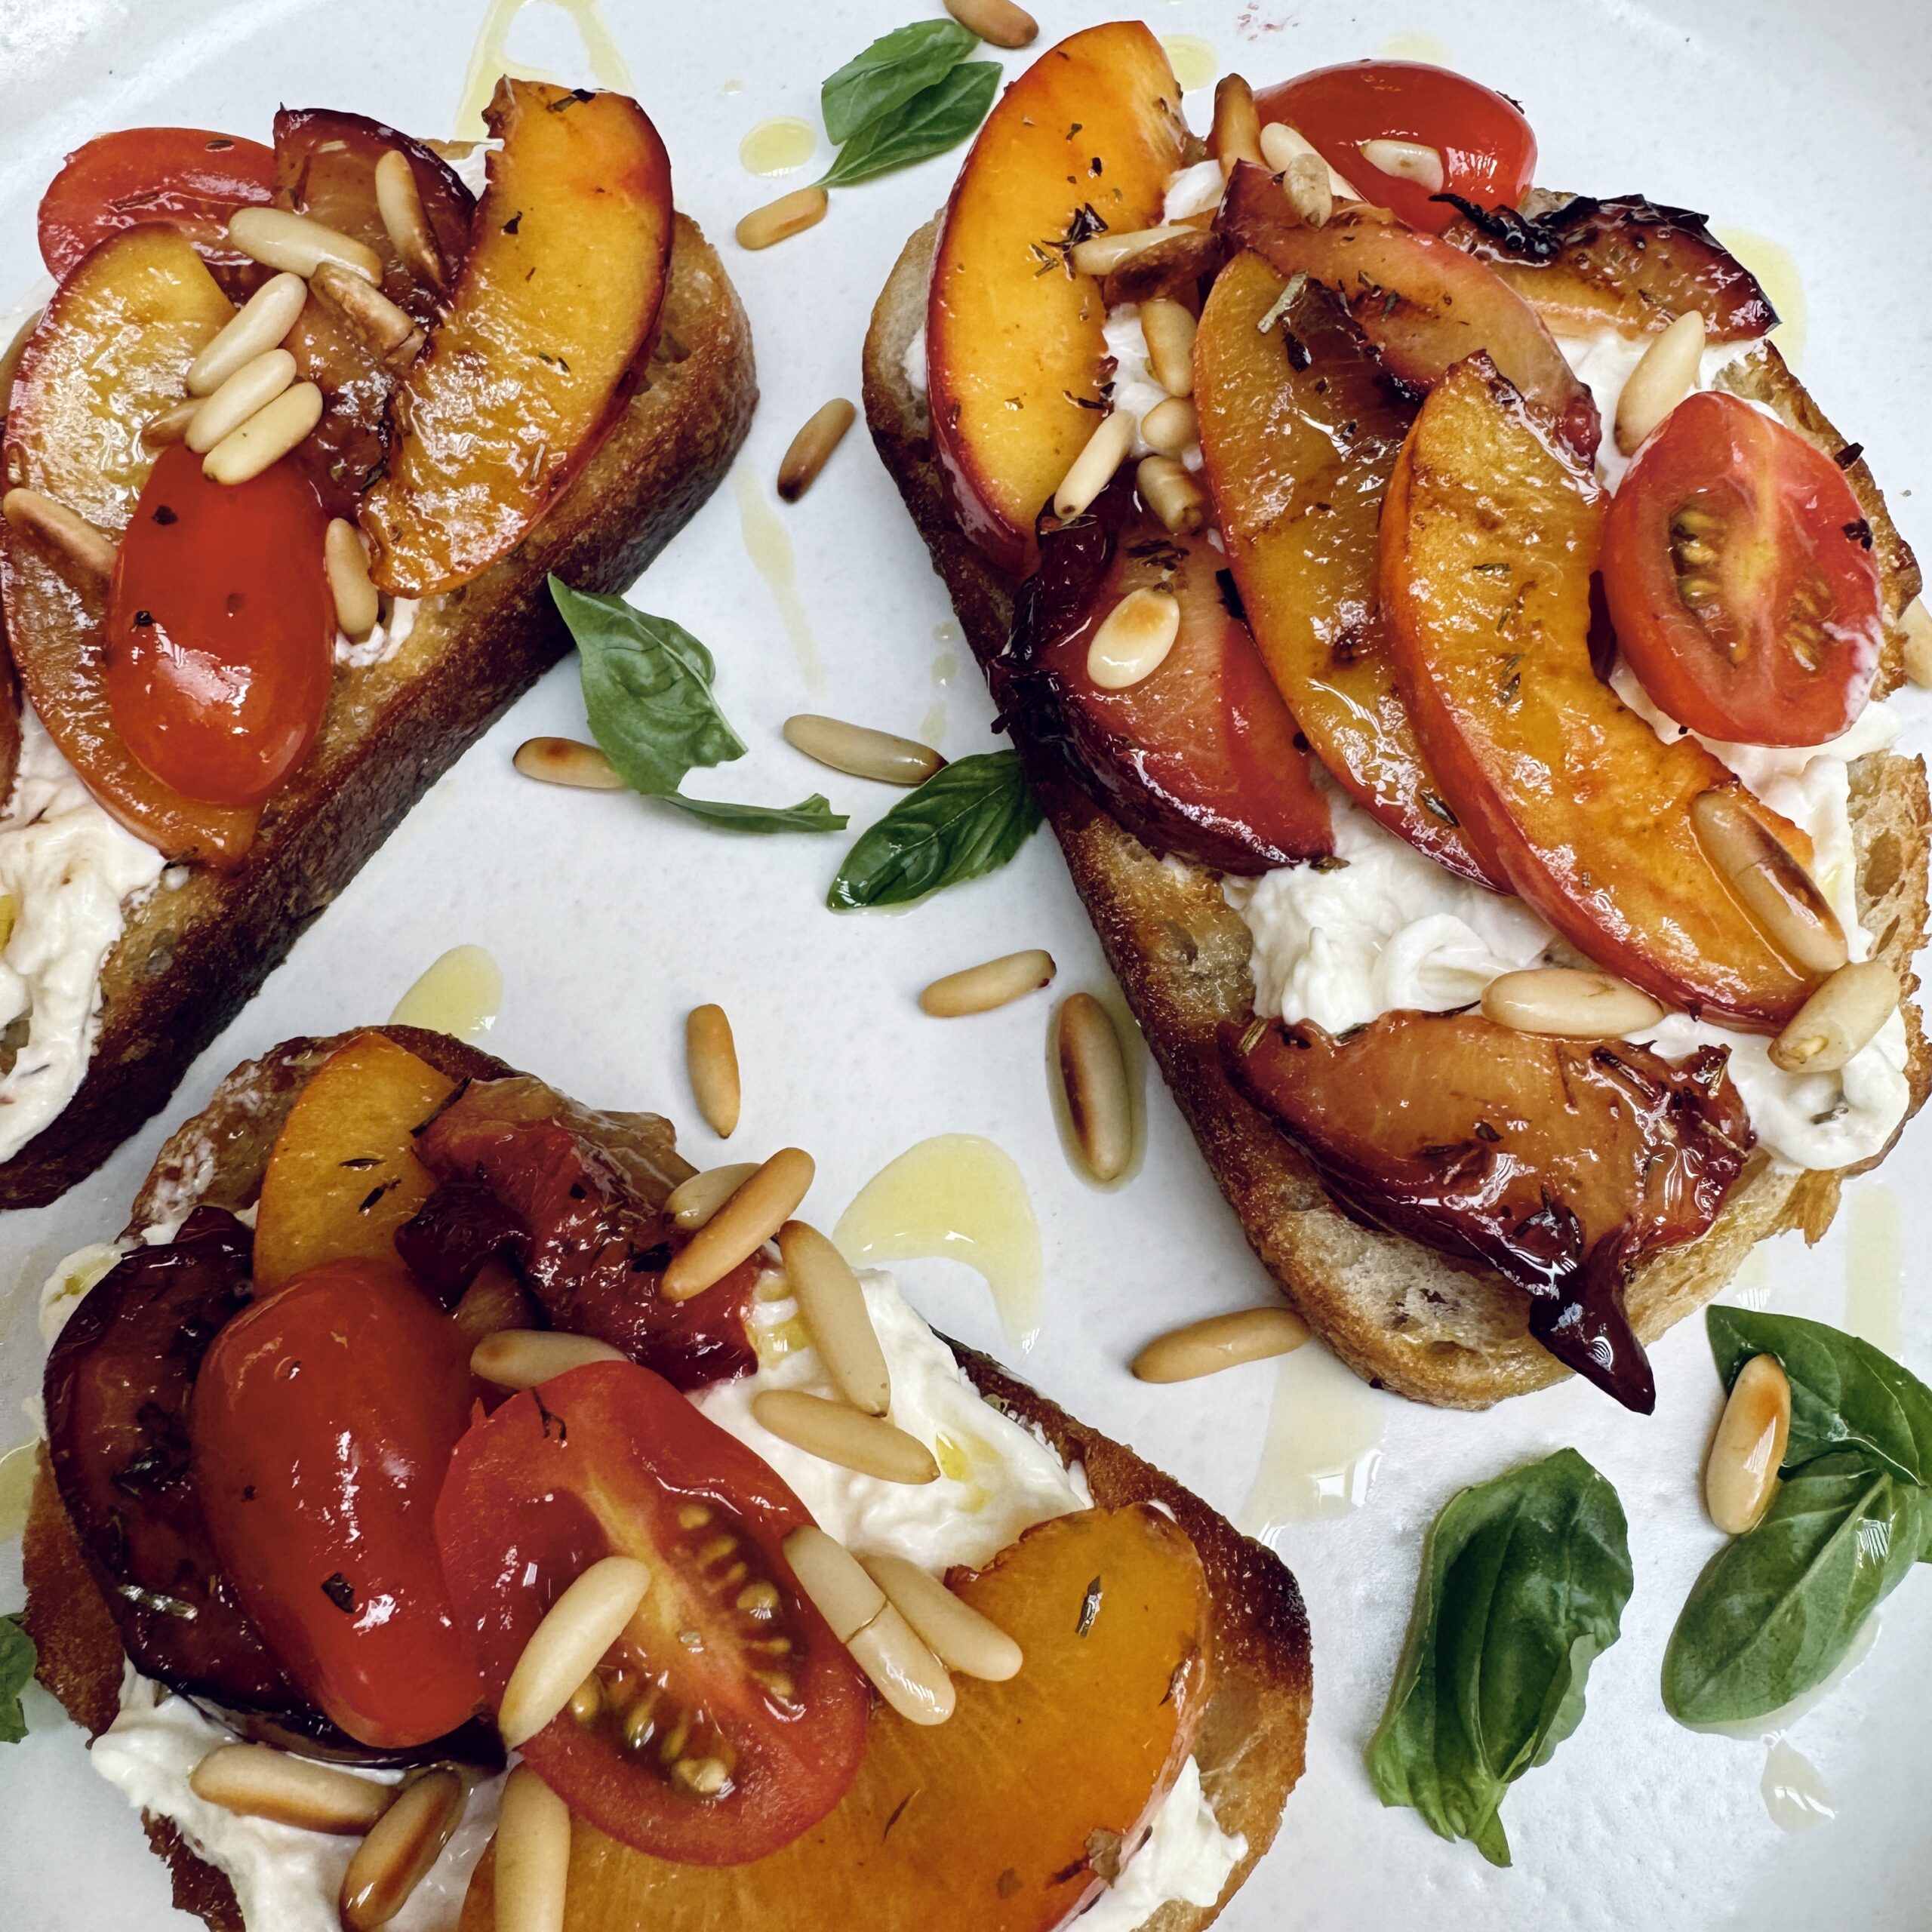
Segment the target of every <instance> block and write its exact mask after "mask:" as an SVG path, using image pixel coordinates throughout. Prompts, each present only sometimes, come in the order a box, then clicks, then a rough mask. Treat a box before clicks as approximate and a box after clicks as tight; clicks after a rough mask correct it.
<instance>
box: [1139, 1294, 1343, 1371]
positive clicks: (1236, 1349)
mask: <svg viewBox="0 0 1932 1932" xmlns="http://www.w3.org/2000/svg"><path fill="white" fill-rule="evenodd" d="M1308 1334H1309V1330H1308V1324H1307V1323H1306V1321H1303V1319H1302V1318H1301V1317H1300V1315H1297V1313H1296V1312H1294V1309H1291V1308H1243V1309H1236V1310H1235V1312H1233V1313H1232V1314H1231V1315H1209V1316H1207V1318H1206V1319H1205V1320H1204V1321H1190V1322H1189V1324H1187V1325H1186V1327H1184V1328H1172V1329H1170V1330H1169V1331H1168V1333H1167V1334H1164V1335H1156V1336H1155V1337H1154V1339H1153V1340H1152V1341H1151V1342H1149V1343H1148V1344H1147V1346H1146V1347H1145V1348H1144V1349H1142V1350H1141V1351H1140V1353H1139V1354H1138V1355H1136V1356H1135V1357H1134V1376H1135V1377H1136V1379H1137V1380H1140V1381H1142V1382H1192V1381H1193V1380H1195V1378H1196V1377H1198V1376H1203V1375H1214V1374H1217V1373H1219V1371H1221V1370H1222V1369H1224V1368H1232V1367H1235V1366H1236V1365H1237V1364H1239V1363H1241V1362H1244V1361H1266V1359H1267V1358H1269V1356H1270V1355H1287V1354H1290V1353H1291V1352H1293V1351H1294V1350H1295V1349H1298V1348H1300V1346H1301V1345H1302V1344H1303V1343H1304V1342H1305V1341H1306V1340H1308Z"/></svg>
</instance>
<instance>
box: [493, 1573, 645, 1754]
mask: <svg viewBox="0 0 1932 1932" xmlns="http://www.w3.org/2000/svg"><path fill="white" fill-rule="evenodd" d="M650 1588H651V1572H650V1571H649V1570H648V1569H647V1568H646V1567H645V1565H644V1564H641V1563H640V1562H638V1561H637V1559H636V1558H635V1557H631V1556H606V1557H603V1558H599V1559H598V1561H596V1562H595V1563H593V1564H591V1566H590V1567H589V1569H587V1570H586V1571H584V1572H583V1574H582V1575H581V1576H580V1577H578V1578H577V1580H576V1581H575V1582H574V1583H572V1584H571V1586H570V1588H569V1589H567V1590H566V1591H565V1592H564V1593H563V1595H561V1596H560V1597H559V1598H558V1599H557V1601H555V1603H553V1604H552V1605H551V1606H550V1607H549V1610H548V1611H546V1612H545V1613H544V1617H543V1622H542V1623H540V1624H538V1625H537V1628H536V1629H534V1630H533V1631H532V1632H531V1635H530V1641H528V1643H527V1644H525V1645H524V1647H523V1654H522V1655H521V1657H518V1659H517V1660H516V1668H515V1669H514V1670H512V1672H510V1681H509V1683H507V1684H505V1685H504V1687H503V1703H502V1704H501V1706H500V1707H499V1709H498V1710H497V1729H498V1730H500V1731H501V1732H502V1733H503V1742H504V1743H505V1744H506V1746H508V1747H509V1749H511V1750H512V1751H514V1750H515V1749H517V1748H518V1746H520V1745H521V1744H523V1743H525V1742H527V1741H528V1740H529V1739H531V1738H533V1737H535V1736H536V1735H537V1733H538V1732H539V1731H540V1730H542V1729H543V1727H544V1726H545V1725H546V1724H548V1723H549V1721H550V1720H551V1719H552V1718H554V1717H555V1715H557V1713H558V1712H559V1711H561V1709H563V1708H564V1706H565V1705H566V1704H568V1703H569V1702H570V1700H571V1696H572V1694H573V1693H574V1691H575V1690H576V1689H577V1686H578V1685H579V1684H581V1683H582V1682H583V1680H584V1679H585V1678H586V1677H588V1676H589V1675H590V1673H591V1672H592V1671H593V1670H594V1669H596V1667H597V1664H598V1660H599V1659H600V1658H601V1657H602V1656H603V1654H604V1653H605V1651H608V1649H609V1648H610V1647H611V1645H612V1644H614V1643H615V1642H616V1641H617V1639H618V1638H619V1637H620V1636H621V1635H623V1630H624V1626H626V1624H627V1623H629V1622H630V1620H631V1619H632V1617H635V1615H636V1614H637V1611H638V1605H639V1604H641V1603H642V1602H643V1601H644V1598H645V1592H647V1591H648V1589H650Z"/></svg>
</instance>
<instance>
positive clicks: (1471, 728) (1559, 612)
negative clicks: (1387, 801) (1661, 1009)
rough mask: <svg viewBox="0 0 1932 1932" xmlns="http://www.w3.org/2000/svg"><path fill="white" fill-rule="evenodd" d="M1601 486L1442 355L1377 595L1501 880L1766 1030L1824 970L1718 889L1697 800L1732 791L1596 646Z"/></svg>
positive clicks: (1403, 668) (1686, 1003) (1561, 921)
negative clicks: (1632, 696) (1624, 698)
mask: <svg viewBox="0 0 1932 1932" xmlns="http://www.w3.org/2000/svg"><path fill="white" fill-rule="evenodd" d="M1603 516H1604V506H1603V497H1602V494H1601V492H1600V491H1598V488H1597V487H1596V485H1595V483H1594V482H1592V481H1591V480H1590V478H1589V477H1588V476H1587V475H1586V474H1585V473H1584V472H1583V468H1582V466H1580V464H1579V463H1577V460H1575V459H1574V457H1571V456H1570V455H1568V454H1567V453H1565V452H1563V451H1560V450H1559V449H1558V447H1557V446H1556V445H1555V444H1554V443H1552V441H1549V440H1547V439H1546V437H1545V436H1544V435H1543V432H1542V431H1541V430H1540V429H1539V428H1538V427H1537V424H1536V423H1535V422H1534V420H1532V419H1531V416H1530V414H1529V413H1528V411H1527V410H1526V409H1525V408H1524V405H1523V401H1522V399H1521V397H1520V396H1518V394H1517V393H1516V392H1515V390H1514V389H1512V388H1511V387H1510V386H1509V383H1506V382H1505V381H1504V380H1503V378H1502V377H1500V375H1498V374H1497V372H1496V370H1495V368H1494V367H1493V366H1492V365H1491V364H1490V362H1489V361H1487V358H1484V357H1481V356H1475V357H1472V358H1470V359H1469V361H1466V362H1464V363H1462V364H1460V365H1458V366H1457V368H1454V369H1453V370H1451V371H1450V373H1449V374H1448V375H1447V377H1446V378H1445V379H1444V380H1443V381H1442V382H1441V383H1440V384H1439V385H1438V387H1437V388H1436V389H1435V392H1434V393H1433V394H1432V395H1430V397H1429V400H1428V401H1426V402H1425V403H1424V404H1423V407H1422V410H1421V412H1420V414H1418V415H1417V418H1416V423H1415V427H1414V429H1412V430H1411V432H1410V434H1409V439H1408V441H1407V442H1406V443H1405V444H1404V445H1403V448H1402V454H1401V459H1400V460H1398V463H1397V464H1396V466H1395V474H1394V475H1393V476H1392V478H1391V479H1390V481H1389V493H1388V497H1387V500H1386V503H1385V505H1384V506H1383V512H1382V565H1381V586H1382V607H1383V612H1384V614H1385V615H1386V618H1387V620H1388V624H1389V637H1390V640H1391V648H1392V651H1393V653H1394V656H1395V667H1396V673H1397V675H1398V678H1399V679H1400V681H1401V686H1402V690H1403V694H1404V697H1407V700H1408V702H1409V709H1410V712H1411V715H1412V716H1413V717H1414V719H1415V721H1416V728H1417V731H1418V733H1419V734H1420V737H1421V739H1422V742H1423V749H1424V750H1425V751H1426V752H1427V753H1428V754H1429V759H1430V761H1431V762H1432V764H1434V766H1435V770H1436V771H1437V773H1438V775H1439V776H1440V777H1441V781H1442V784H1443V786H1444V790H1445V791H1446V792H1447V795H1448V798H1449V802H1450V804H1451V805H1452V806H1453V807H1454V809H1455V811H1456V813H1457V816H1458V817H1460V818H1461V819H1463V820H1464V821H1465V823H1467V824H1469V826H1471V828H1472V829H1473V831H1474V832H1475V835H1476V836H1477V838H1478V839H1479V840H1480V841H1481V842H1482V843H1483V844H1484V845H1485V846H1486V847H1487V848H1489V849H1490V850H1491V851H1494V853H1495V854H1496V855H1497V857H1498V858H1499V859H1500V860H1501V862H1502V864H1503V869H1504V870H1505V872H1506V873H1507V874H1508V875H1509V882H1510V884H1512V886H1513V887H1514V888H1515V890H1516V891H1518V893H1519V894H1521V896H1522V897H1524V899H1525V900H1527V901H1528V902H1529V903H1530V904H1531V906H1534V908H1535V909H1536V910H1537V912H1540V913H1541V914H1542V915H1543V917H1544V918H1546V919H1547V920H1548V921H1549V922H1550V924H1552V925H1553V926H1554V927H1555V928H1556V929H1557V931H1558V932H1560V933H1561V934H1562V935H1563V936H1564V938H1565V939H1567V940H1569V942H1570V943H1571V945H1573V946H1575V947H1576V948H1577V949H1578V950H1579V951H1580V952H1583V953H1584V954H1586V955H1587V956H1588V957H1589V958H1591V959H1592V960H1593V961H1595V962H1596V964H1598V965H1600V966H1601V967H1602V968H1604V970H1605V971H1608V972H1612V973H1614V974H1617V975H1618V976H1619V977H1620V978H1623V979H1626V980H1629V981H1631V982H1632V983H1633V984H1634V985H1636V986H1641V987H1642V988H1643V989H1644V991H1645V992H1648V993H1650V994H1651V995H1653V996H1654V997H1655V998H1657V999H1660V1000H1662V1001H1663V1002H1664V1004H1666V1005H1667V1006H1672V1007H1681V1008H1684V1009H1685V1010H1686V1011H1689V1012H1690V1013H1693V1014H1702V1015H1703V1016H1704V1017H1707V1018H1709V1019H1711V1020H1716V1021H1719V1022H1721V1023H1724V1024H1727V1025H1730V1026H1741V1027H1743V1028H1745V1029H1747V1030H1749V1031H1751V1032H1760V1033H1775V1032H1777V1031H1778V1030H1779V1029H1780V1027H1782V1026H1783V1024H1784V1023H1785V1022H1786V1020H1789V1018H1790V1017H1791V1016H1792V1014H1793V1013H1795V1011H1797V1009H1798V1007H1799V1005H1800V1004H1802V1003H1803V1001H1804V998H1805V997H1806V995H1807V994H1808V993H1809V992H1810V991H1811V990H1812V989H1813V988H1814V986H1815V985H1816V983H1817V976H1816V975H1815V974H1807V973H1805V972H1804V971H1801V970H1800V969H1799V968H1798V967H1797V966H1795V964H1792V962H1791V961H1789V960H1787V959H1786V958H1785V957H1784V956H1783V955H1782V954H1781V953H1780V952H1778V951H1777V949H1776V948H1775V947H1774V946H1773V945H1772V944H1771V943H1770V940H1769V939H1767V937H1766V936H1765V935H1764V933H1763V932H1762V931H1761V930H1760V929H1759V928H1758V925H1757V924H1755V922H1754V921H1753V920H1752V918H1751V917H1750V916H1749V915H1748V914H1747V912H1746V910H1745V909H1744V906H1743V903H1741V902H1740V900H1738V899H1737V898H1736V897H1734V896H1733V894H1732V892H1731V890H1730V887H1729V885H1728V884H1727V881H1726V880H1725V878H1724V875H1722V874H1721V872H1718V870H1717V869H1716V868H1715V866H1714V865H1713V863H1712V860H1711V859H1710V858H1709V857H1707V856H1706V854H1705V851H1704V849H1703V846H1702V845H1701V844H1700V842H1699V841H1698V838H1697V833H1696V832H1695V830H1694V828H1693V825H1692V820H1691V812H1690V807H1691V802H1692V801H1693V800H1694V799H1695V798H1697V796H1698V795H1700V793H1702V792H1711V791H1717V792H1728V793H1730V794H1731V795H1734V796H1736V797H1738V798H1740V799H1742V800H1744V801H1747V805H1748V809H1749V810H1750V811H1751V812H1752V815H1753V817H1755V818H1757V819H1758V821H1759V823H1761V825H1763V826H1764V827H1765V828H1766V829H1768V830H1769V832H1770V833H1771V834H1772V835H1773V836H1774V837H1775V838H1777V840H1778V841H1780V843H1781V844H1784V845H1785V846H1786V848H1788V849H1792V850H1798V849H1801V848H1800V847H1799V846H1798V832H1797V830H1796V828H1795V827H1794V826H1791V825H1789V824H1788V823H1786V821H1785V820H1783V819H1781V818H1780V817H1778V816H1777V814H1775V813H1774V812H1771V811H1769V810H1768V808H1765V807H1763V806H1761V805H1759V804H1757V803H1756V802H1755V801H1751V800H1749V794H1747V793H1745V792H1743V788H1742V787H1741V786H1739V784H1738V782H1737V780H1736V779H1735V778H1734V777H1732V775H1731V774H1730V771H1727V769H1726V768H1725V767H1724V766H1723V765H1722V764H1719V763H1718V761H1717V759H1716V758H1713V757H1712V755H1711V754H1710V753H1709V752H1707V751H1706V750H1705V749H1704V748H1703V746H1702V745H1701V744H1700V743H1698V742H1697V740H1695V739H1694V738H1691V737H1680V738H1678V739H1676V740H1673V741H1672V742H1671V743H1668V744H1666V743H1665V742H1664V741H1663V739H1661V738H1660V737H1658V736H1657V734H1656V732H1655V731H1653V730H1652V729H1651V727H1650V726H1649V725H1648V724H1646V723H1645V722H1644V720H1643V719H1642V718H1639V717H1638V715H1637V714H1636V713H1635V712H1633V711H1630V710H1628V709H1626V708H1625V706H1623V704H1622V703H1620V701H1619V700H1618V699H1617V697H1616V695H1615V694H1614V692H1613V691H1611V688H1610V687H1609V686H1608V685H1606V684H1605V683H1604V682H1603V681H1602V680H1601V678H1598V675H1597V674H1596V672H1595V669H1594V668H1593V667H1592V664H1591V663H1590V653H1589V625H1590V608H1589V607H1590V576H1591V573H1592V571H1594V570H1595V568H1596V565H1597V558H1598V550H1599V548H1600V546H1601V540H1602V529H1603Z"/></svg>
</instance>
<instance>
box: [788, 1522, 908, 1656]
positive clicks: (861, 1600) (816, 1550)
mask: <svg viewBox="0 0 1932 1932" xmlns="http://www.w3.org/2000/svg"><path fill="white" fill-rule="evenodd" d="M783 1549H784V1552H785V1561H786V1562H787V1563H789V1564H790V1565H791V1566H792V1575H793V1576H794V1577H796V1578H797V1579H798V1587H799V1589H801V1590H803V1591H804V1593H805V1595H807V1596H808V1597H809V1598H811V1600H812V1603H813V1605H814V1607H815V1608H816V1609H817V1611H818V1614H820V1616H821V1617H823V1618H824V1619H825V1620H826V1623H829V1625H830V1626H832V1635H834V1636H835V1637H836V1638H838V1641H840V1642H841V1644H844V1643H849V1642H850V1641H851V1639H852V1638H853V1637H854V1635H856V1634H857V1632H860V1631H861V1630H863V1629H864V1628H865V1627H866V1625H867V1624H868V1623H870V1622H871V1621H872V1619H873V1618H874V1617H876V1616H877V1615H878V1614H879V1612H880V1611H882V1610H883V1609H884V1607H885V1592H884V1591H883V1590H882V1589H880V1588H879V1586H878V1585H877V1584H876V1583H874V1582H873V1581H872V1579H871V1577H868V1576H867V1575H866V1573H865V1571H863V1570H862V1569H860V1567H859V1560H858V1558H857V1557H855V1556H854V1555H852V1554H851V1552H850V1551H849V1550H848V1549H846V1547H845V1546H844V1544H843V1543H840V1542H838V1540H836V1539H835V1537H829V1536H827V1535H826V1533H825V1532H824V1531H823V1530H822V1529H820V1527H818V1525H817V1524H816V1523H807V1524H804V1525H802V1526H801V1527H799V1528H798V1529H795V1530H794V1531H792V1533H791V1534H790V1535H789V1536H788V1537H786V1539H785V1541H784V1544H783Z"/></svg>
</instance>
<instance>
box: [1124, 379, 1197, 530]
mask: <svg viewBox="0 0 1932 1932" xmlns="http://www.w3.org/2000/svg"><path fill="white" fill-rule="evenodd" d="M1177 399H1178V398H1170V400H1171V401H1173V400H1177ZM1149 414H1152V411H1149ZM1134 482H1135V484H1136V485H1137V487H1138V488H1139V490H1140V494H1141V496H1142V497H1143V498H1144V499H1145V500H1146V504H1147V506H1148V508H1149V509H1151V510H1152V512H1154V514H1155V515H1156V516H1157V517H1158V518H1160V519H1161V522H1162V524H1164V525H1165V526H1166V527H1167V528H1168V529H1169V530H1171V531H1173V532H1174V534H1175V535H1176V536H1177V537H1192V535H1193V534H1194V533H1195V531H1197V530H1198V529H1199V528H1201V525H1203V524H1204V523H1205V522H1206V521H1207V491H1205V490H1204V489H1202V488H1201V485H1199V484H1198V483H1197V482H1195V480H1194V478H1192V476H1190V475H1189V474H1188V473H1187V471H1186V468H1185V467H1184V466H1183V465H1182V464H1180V463H1177V462H1176V461H1175V460H1174V458H1173V457H1171V456H1144V457H1142V458H1141V459H1140V467H1139V468H1138V469H1136V470H1135V471H1134Z"/></svg>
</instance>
